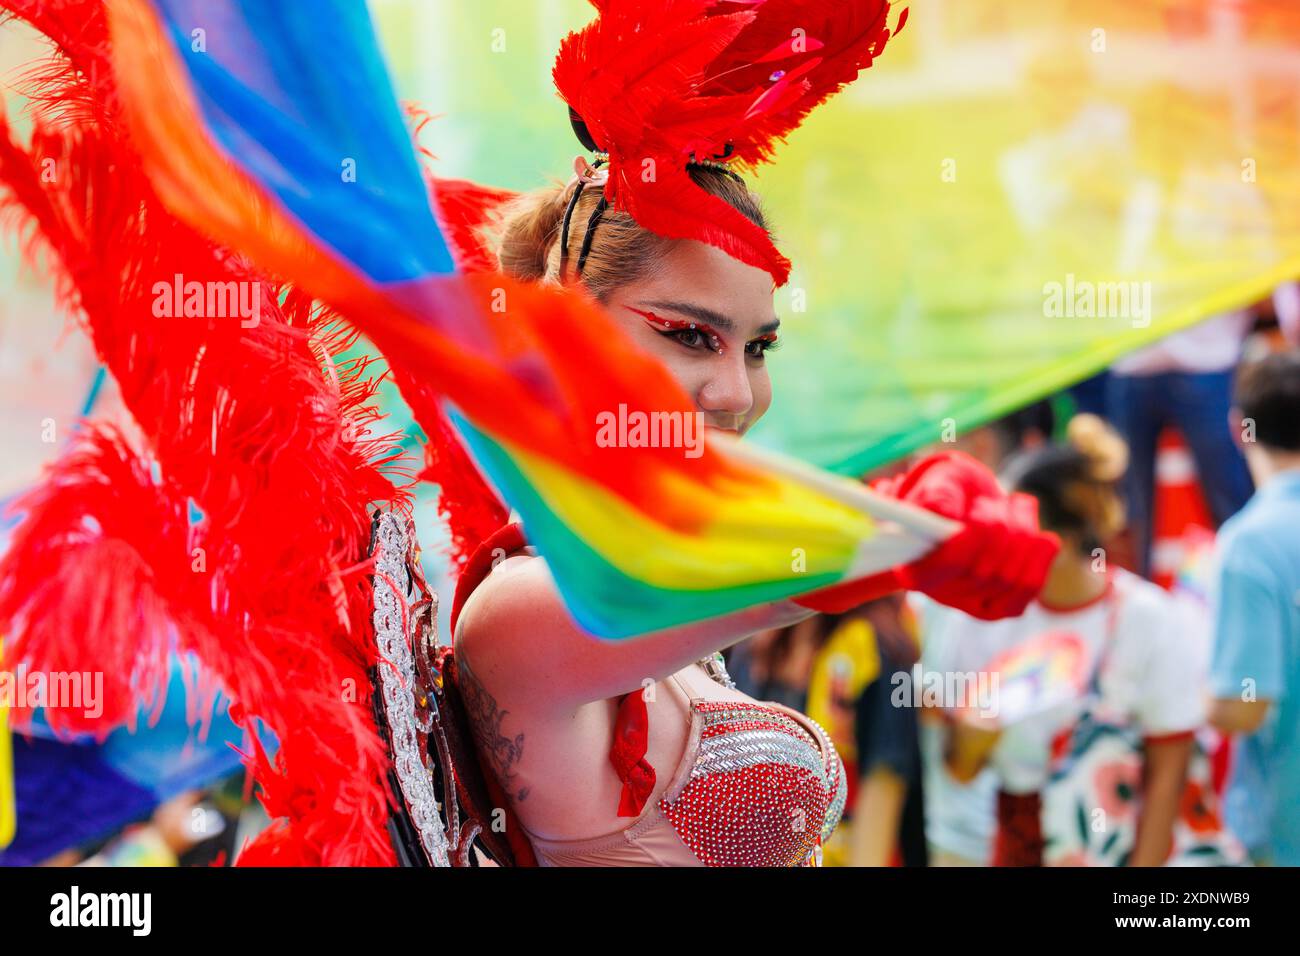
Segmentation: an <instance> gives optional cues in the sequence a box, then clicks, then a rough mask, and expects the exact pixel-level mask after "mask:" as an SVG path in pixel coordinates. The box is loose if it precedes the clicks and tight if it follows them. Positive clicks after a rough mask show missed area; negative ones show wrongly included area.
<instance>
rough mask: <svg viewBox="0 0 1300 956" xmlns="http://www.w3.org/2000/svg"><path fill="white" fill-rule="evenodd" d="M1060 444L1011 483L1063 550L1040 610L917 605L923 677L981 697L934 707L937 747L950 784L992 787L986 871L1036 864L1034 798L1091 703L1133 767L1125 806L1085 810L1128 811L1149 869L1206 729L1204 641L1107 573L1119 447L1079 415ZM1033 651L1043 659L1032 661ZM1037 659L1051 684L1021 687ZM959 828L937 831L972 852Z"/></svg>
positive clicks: (974, 838) (1146, 594) (1130, 581)
mask: <svg viewBox="0 0 1300 956" xmlns="http://www.w3.org/2000/svg"><path fill="white" fill-rule="evenodd" d="M1069 436H1070V441H1069V444H1067V445H1065V446H1051V447H1048V448H1045V449H1043V450H1041V451H1039V452H1037V453H1035V454H1032V455H1030V456H1028V458H1026V459H1024V460H1022V461H1021V462H1020V463H1019V464H1018V467H1017V472H1018V473H1017V474H1016V475H1014V476H1011V477H1010V479H1009V484H1012V485H1013V486H1014V487H1016V488H1017V490H1019V491H1023V492H1026V493H1029V494H1031V495H1033V496H1034V497H1035V498H1037V499H1038V502H1039V508H1040V520H1041V522H1042V525H1043V527H1044V528H1046V529H1049V530H1051V531H1054V532H1056V533H1057V534H1058V535H1060V536H1061V539H1062V548H1061V552H1060V554H1059V556H1058V557H1057V559H1056V561H1055V563H1054V565H1053V567H1052V570H1051V573H1050V574H1049V576H1048V579H1047V583H1046V585H1045V586H1044V589H1043V591H1042V593H1041V595H1040V596H1039V598H1038V600H1037V601H1035V602H1034V603H1032V604H1031V605H1030V606H1029V608H1028V609H1027V610H1026V612H1025V613H1024V614H1023V615H1022V616H1020V617H1018V618H1013V619H1009V620H1002V621H994V622H986V621H979V620H976V619H974V618H971V617H968V616H966V615H964V614H961V613H960V612H956V611H950V610H949V609H947V608H943V607H940V606H938V605H934V604H930V603H927V604H926V605H925V607H924V610H923V628H924V639H925V641H926V642H927V646H932V647H934V648H935V649H936V651H935V653H933V654H932V655H930V657H929V658H928V660H926V659H923V662H922V666H923V667H924V666H927V665H928V666H930V667H937V668H938V669H939V670H941V671H944V672H949V673H953V674H968V675H969V674H973V675H976V682H974V683H969V682H968V686H970V687H979V688H981V697H982V699H978V700H974V701H970V700H966V701H946V702H945V705H946V706H949V707H951V708H953V711H952V712H951V714H950V716H952V718H953V719H951V720H949V721H948V723H947V733H946V735H945V737H944V742H943V749H944V757H945V762H946V765H947V768H948V770H949V771H950V773H951V774H952V775H953V776H954V777H955V778H956V779H957V780H959V781H962V782H969V781H972V780H975V779H976V778H977V777H978V776H980V775H981V773H982V774H983V775H984V780H985V785H986V786H989V787H993V786H996V788H997V793H996V800H997V816H996V820H997V823H996V832H995V834H994V839H993V845H992V849H991V860H990V862H992V863H993V864H994V865H1036V864H1039V863H1041V862H1043V849H1044V840H1045V834H1044V827H1043V817H1042V802H1041V795H1042V793H1043V791H1044V790H1045V788H1046V787H1047V785H1048V782H1049V779H1050V778H1051V776H1052V773H1053V768H1054V766H1056V761H1055V758H1059V756H1060V754H1061V750H1062V747H1063V746H1064V744H1065V743H1066V742H1067V741H1068V740H1069V739H1070V734H1071V731H1072V729H1073V728H1075V727H1076V726H1077V722H1078V721H1079V719H1080V717H1081V716H1082V714H1083V713H1084V705H1085V701H1089V702H1090V703H1089V706H1090V707H1091V708H1092V713H1094V715H1095V714H1096V713H1101V714H1103V715H1109V716H1110V717H1111V718H1113V719H1114V720H1115V722H1116V723H1117V724H1126V725H1128V726H1130V727H1132V728H1133V729H1134V732H1135V733H1137V734H1140V736H1141V740H1142V743H1141V755H1142V756H1141V760H1142V766H1141V767H1140V773H1139V774H1137V777H1136V779H1135V780H1131V781H1128V783H1131V784H1132V786H1127V787H1126V788H1125V787H1123V786H1121V787H1120V790H1121V791H1122V792H1129V791H1131V792H1132V800H1131V801H1129V802H1128V805H1127V806H1123V805H1118V804H1115V803H1114V802H1113V801H1112V802H1109V803H1106V805H1105V807H1104V808H1102V807H1098V808H1093V807H1089V808H1088V809H1089V811H1090V813H1091V812H1092V811H1094V810H1097V809H1104V810H1105V811H1106V812H1108V813H1111V814H1115V815H1118V816H1123V815H1124V814H1126V813H1127V814H1131V815H1132V816H1133V817H1134V818H1135V819H1134V821H1133V823H1134V826H1135V831H1136V836H1135V837H1134V839H1133V842H1132V847H1131V852H1127V853H1126V855H1125V861H1126V862H1127V863H1129V864H1130V865H1158V864H1160V863H1163V862H1164V861H1165V860H1166V859H1167V858H1168V856H1169V854H1170V851H1171V848H1172V846H1173V836H1172V834H1173V827H1174V822H1175V819H1176V818H1177V816H1178V814H1179V811H1180V802H1181V801H1182V798H1183V795H1184V789H1185V786H1184V785H1185V782H1186V770H1187V766H1188V761H1189V757H1190V755H1191V753H1192V746H1193V738H1194V734H1195V732H1196V730H1197V728H1199V727H1200V726H1201V724H1202V723H1203V720H1204V695H1203V690H1202V687H1203V682H1204V674H1205V667H1206V658H1205V641H1204V635H1203V634H1201V635H1198V634H1197V633H1196V628H1194V627H1189V621H1190V618H1189V617H1188V615H1187V614H1186V613H1184V612H1183V610H1182V609H1181V606H1180V605H1179V604H1178V603H1176V601H1175V600H1174V599H1173V598H1171V597H1170V596H1169V595H1167V594H1166V593H1165V592H1164V591H1162V590H1161V589H1159V588H1157V587H1156V586H1155V585H1152V584H1150V583H1148V582H1146V581H1143V580H1142V579H1141V578H1138V577H1137V576H1135V575H1132V574H1129V573H1127V572H1125V571H1122V570H1119V569H1114V568H1111V569H1108V568H1107V566H1106V561H1105V553H1104V551H1102V549H1101V542H1102V541H1104V540H1107V539H1109V538H1110V537H1111V536H1112V535H1113V534H1115V533H1116V532H1117V531H1118V530H1120V528H1121V527H1122V526H1123V522H1124V514H1123V507H1122V505H1121V502H1120V497H1119V495H1118V493H1117V491H1116V487H1115V486H1116V483H1117V482H1118V480H1119V479H1120V477H1121V476H1122V474H1123V471H1124V467H1125V464H1126V448H1125V446H1124V443H1123V441H1122V440H1121V439H1120V438H1119V437H1118V436H1117V435H1115V433H1114V432H1113V431H1111V430H1110V429H1109V428H1108V427H1107V426H1106V425H1105V424H1104V423H1103V422H1102V421H1101V420H1100V419H1098V418H1096V417H1094V416H1077V417H1076V418H1075V419H1074V421H1072V422H1071V423H1070V429H1069ZM1035 647H1037V648H1040V649H1043V652H1042V654H1034V653H1032V650H1033V648H1035ZM1048 649H1051V652H1050V655H1049V654H1048ZM1048 657H1050V659H1051V660H1052V661H1054V662H1055V664H1054V665H1053V666H1052V667H1051V668H1048V670H1051V672H1052V676H1051V679H1048V677H1047V672H1046V670H1044V669H1042V668H1040V669H1039V671H1038V672H1036V674H1037V676H1036V677H1035V676H1028V677H1027V676H1026V675H1027V674H1032V673H1035V672H1034V669H1033V666H1032V664H1033V662H1034V661H1043V660H1046V659H1048ZM1017 675H1019V678H1017ZM980 677H983V678H984V682H983V683H979V681H978V679H979V678H980ZM1090 687H1091V688H1092V690H1093V691H1094V695H1093V696H1090V695H1089V688H1090ZM990 690H991V692H992V693H991V694H989V693H988V691H990ZM958 708H964V709H963V710H961V712H960V713H957V709H958ZM1121 783H1122V781H1121ZM1102 802H1105V801H1102ZM1120 802H1121V803H1122V802H1123V801H1120ZM1090 818H1091V817H1090ZM959 823H960V821H955V822H954V821H948V829H950V830H953V833H954V834H955V835H956V836H958V837H962V838H963V839H966V840H967V845H969V846H970V847H971V850H972V851H974V850H976V849H977V848H978V846H979V836H980V835H979V834H960V833H957V832H956V831H957V830H959V829H960V827H959V826H958V824H959ZM950 835H952V834H950ZM1047 836H1050V834H1048V835H1047Z"/></svg>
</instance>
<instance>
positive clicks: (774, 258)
mask: <svg viewBox="0 0 1300 956" xmlns="http://www.w3.org/2000/svg"><path fill="white" fill-rule="evenodd" d="M591 2H592V5H593V6H595V7H596V9H597V10H598V11H599V15H598V16H597V18H596V19H595V20H593V21H592V22H591V23H590V24H588V25H587V26H586V27H585V28H584V29H582V30H580V31H578V32H577V33H571V34H570V35H569V36H568V37H566V38H565V40H564V42H563V43H562V44H561V46H560V52H559V55H558V56H557V57H556V60H555V69H554V73H553V75H554V78H555V86H556V89H557V90H559V93H560V96H561V97H562V98H563V99H564V101H565V102H566V103H568V104H569V110H570V119H571V120H572V122H573V125H574V129H575V131H576V132H577V133H578V137H579V139H581V140H582V141H583V144H584V145H585V146H587V148H589V149H593V150H597V151H600V152H603V153H607V154H608V156H609V166H610V174H609V179H608V181H607V182H606V183H605V199H606V200H607V201H608V202H609V204H610V205H611V206H613V207H614V208H616V209H619V210H621V211H623V212H626V213H628V214H629V215H630V216H632V218H633V219H635V220H636V221H637V222H638V223H640V224H641V225H642V226H644V227H645V228H646V229H649V230H651V231H652V232H656V233H659V234H660V235H663V236H667V237H669V238H674V239H698V240H700V241H701V242H707V243H709V244H710V245H714V246H717V247H718V248H719V249H722V250H723V251H724V252H726V253H727V254H729V255H731V256H733V257H734V258H736V259H739V260H740V261H742V262H745V263H748V264H750V265H753V266H757V267H759V268H761V269H765V270H766V271H768V272H770V273H771V274H772V278H773V279H774V280H775V281H776V284H777V285H778V286H780V285H784V284H785V282H786V280H787V279H788V277H789V274H790V262H789V260H788V259H786V258H785V256H783V255H782V254H781V253H780V252H779V251H778V250H777V248H776V247H775V246H774V245H773V244H772V241H771V239H769V238H768V236H767V234H766V233H765V232H764V231H763V230H762V229H761V228H759V227H758V226H757V225H755V224H754V223H752V222H750V221H749V220H748V219H747V218H745V216H743V215H742V214H741V213H739V212H737V211H736V210H735V209H733V208H731V206H730V205H728V204H727V203H726V202H725V201H724V200H722V199H720V198H718V197H717V196H713V195H710V194H709V193H707V192H706V191H704V190H703V189H701V188H700V187H699V186H697V185H696V184H695V183H694V182H693V181H692V179H691V177H690V176H689V175H688V173H687V164H688V163H691V162H701V161H704V162H718V161H727V162H731V163H737V164H741V165H745V166H754V165H757V164H759V163H764V162H767V161H769V160H770V159H771V158H772V155H773V151H774V147H775V144H776V143H777V142H783V141H784V139H785V137H786V136H787V135H788V134H789V133H790V132H791V131H792V130H794V129H795V128H796V127H798V126H799V124H800V123H802V122H803V120H804V117H806V116H807V115H808V113H809V112H810V111H812V109H813V108H814V107H816V106H817V105H818V104H820V103H823V102H825V101H826V100H827V99H828V98H829V97H830V96H832V95H833V94H834V93H836V92H837V91H838V90H839V89H840V88H841V87H843V86H844V85H845V84H847V83H849V82H851V81H852V80H853V79H854V78H855V77H856V76H857V75H858V74H859V73H860V72H861V71H862V70H864V69H866V68H867V67H869V66H871V63H872V61H873V60H874V59H875V58H876V57H877V56H879V55H880V53H881V52H882V51H883V50H884V49H885V44H886V43H887V42H888V41H889V38H890V36H892V35H893V34H895V33H897V32H898V31H899V30H901V29H902V28H903V24H904V23H906V21H907V10H906V9H904V10H903V11H902V12H901V14H900V15H899V17H898V21H897V25H896V26H895V27H894V28H893V29H892V31H891V29H890V27H889V24H888V19H889V10H890V3H889V2H888V0H659V2H655V3H646V2H644V0H591Z"/></svg>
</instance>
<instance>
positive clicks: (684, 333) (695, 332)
mask: <svg viewBox="0 0 1300 956" xmlns="http://www.w3.org/2000/svg"><path fill="white" fill-rule="evenodd" d="M673 335H675V336H676V337H677V341H678V342H681V343H682V345H685V346H688V347H690V348H696V347H697V346H700V345H703V344H704V336H703V334H701V332H700V330H699V329H681V330H680V331H677V332H674V333H673Z"/></svg>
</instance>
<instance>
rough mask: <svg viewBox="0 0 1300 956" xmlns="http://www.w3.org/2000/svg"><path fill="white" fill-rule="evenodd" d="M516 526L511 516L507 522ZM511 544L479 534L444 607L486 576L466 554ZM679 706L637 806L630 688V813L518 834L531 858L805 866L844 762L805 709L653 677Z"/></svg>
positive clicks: (623, 771) (620, 731) (621, 752)
mask: <svg viewBox="0 0 1300 956" xmlns="http://www.w3.org/2000/svg"><path fill="white" fill-rule="evenodd" d="M509 528H515V529H517V526H509ZM520 546H522V534H521V533H520V532H519V531H518V530H512V531H508V530H507V529H503V530H502V532H498V534H497V535H494V536H493V537H492V538H491V539H489V541H487V542H484V547H482V548H480V551H479V554H476V555H475V556H474V558H472V559H471V561H470V563H469V565H468V566H467V567H466V570H465V574H464V575H463V576H462V579H461V581H460V583H459V585H458V587H457V593H456V601H455V605H456V606H455V608H454V610H453V618H454V617H455V616H456V613H455V612H456V611H458V610H459V607H460V606H461V605H462V604H463V603H464V600H465V598H466V597H468V594H469V592H470V591H472V590H473V588H474V587H475V586H476V585H477V584H478V582H479V581H481V580H482V578H483V577H485V576H486V573H487V568H486V567H482V568H481V567H478V566H477V565H479V564H480V563H481V562H479V561H478V560H477V559H478V558H479V556H480V555H481V554H483V553H484V552H485V551H488V550H489V549H490V550H491V551H492V552H494V553H495V555H496V557H497V558H498V559H499V558H500V556H501V554H502V553H503V552H504V553H506V554H509V553H511V552H512V551H515V550H517V549H518V547H520ZM669 685H671V686H672V687H675V688H676V689H677V691H678V692H679V693H680V694H681V695H682V696H683V697H684V698H685V701H686V702H687V703H688V707H689V713H690V715H691V730H690V733H689V735H688V737H687V744H686V749H685V751H684V752H683V754H682V758H681V760H680V762H679V764H678V766H677V768H676V771H675V773H674V774H673V776H672V778H671V779H670V781H669V783H668V785H667V787H666V788H665V789H664V791H663V795H662V796H661V797H660V799H659V800H658V801H657V802H656V803H654V804H652V805H648V806H647V805H646V803H647V800H646V798H647V797H648V796H649V792H650V790H652V789H653V788H654V783H655V771H654V769H653V768H652V767H650V765H649V764H648V763H646V761H645V756H644V755H645V738H646V730H647V728H646V726H645V720H646V714H645V708H644V705H642V706H640V707H638V706H636V705H637V703H638V701H640V700H641V694H640V693H636V694H630V695H628V696H627V697H625V698H624V699H623V701H622V702H621V705H620V707H619V713H618V718H617V725H616V728H615V734H614V742H613V746H612V753H611V760H612V762H613V763H614V764H615V767H616V768H617V769H618V770H619V776H620V778H621V779H623V781H624V796H623V807H622V811H623V813H624V815H631V814H629V813H628V812H627V811H628V808H629V807H630V808H631V809H632V810H634V811H636V813H635V815H636V816H637V819H636V820H635V821H634V822H633V823H631V824H630V825H629V826H627V827H625V828H624V829H622V830H619V831H616V832H614V833H611V834H607V835H605V836H600V837H594V838H590V839H583V840H550V839H546V838H543V837H539V836H537V835H536V834H533V833H528V831H527V828H525V827H523V826H522V825H519V824H517V825H519V826H520V829H523V830H524V832H526V833H528V838H529V841H530V843H531V844H532V848H533V852H534V854H535V855H536V857H537V861H538V862H539V863H540V864H541V865H543V866H691V865H694V866H699V865H705V866H816V865H819V864H820V862H821V847H822V844H823V843H824V842H825V841H826V839H828V838H829V837H830V834H831V832H832V831H833V830H834V829H835V827H836V826H837V825H838V824H839V821H840V817H841V816H842V815H843V813H844V803H845V798H846V795H847V781H846V780H845V776H844V764H843V762H842V761H841V760H840V757H839V754H838V753H837V752H836V749H835V745H834V744H833V743H832V742H831V739H830V736H829V735H828V734H827V733H826V732H825V730H823V729H822V727H821V726H820V725H819V724H818V723H817V722H816V721H814V720H812V719H811V718H808V717H806V716H804V715H803V714H800V713H798V712H797V711H794V710H791V709H790V708H788V707H785V706H784V705H782V704H778V703H775V702H767V703H759V702H757V701H749V700H747V701H731V700H706V699H704V698H702V697H699V696H697V695H693V694H691V693H690V691H689V690H688V688H687V687H686V686H685V685H684V684H683V683H682V682H681V681H680V680H679V679H678V678H677V676H676V675H673V676H672V677H670V678H669V680H668V681H666V682H665V686H666V687H667V686H669Z"/></svg>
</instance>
